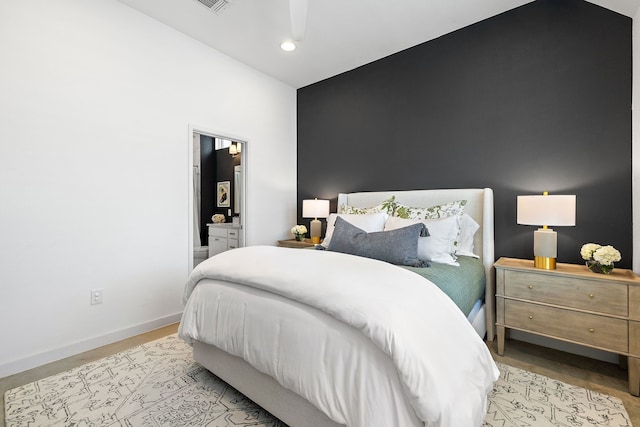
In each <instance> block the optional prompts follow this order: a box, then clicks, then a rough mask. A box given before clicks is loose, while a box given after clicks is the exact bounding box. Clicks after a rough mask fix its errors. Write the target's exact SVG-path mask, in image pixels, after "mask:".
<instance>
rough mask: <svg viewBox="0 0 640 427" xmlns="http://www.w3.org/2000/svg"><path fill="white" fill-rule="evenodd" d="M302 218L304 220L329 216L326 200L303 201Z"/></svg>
mask: <svg viewBox="0 0 640 427" xmlns="http://www.w3.org/2000/svg"><path fill="white" fill-rule="evenodd" d="M302 216H303V217H304V218H326V217H328V216H329V201H328V200H318V199H312V200H303V201H302Z"/></svg>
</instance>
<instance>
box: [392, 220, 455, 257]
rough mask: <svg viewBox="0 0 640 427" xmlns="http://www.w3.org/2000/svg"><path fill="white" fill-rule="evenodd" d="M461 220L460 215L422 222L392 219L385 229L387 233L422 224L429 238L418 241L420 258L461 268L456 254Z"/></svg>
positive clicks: (421, 238)
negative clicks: (425, 227) (427, 231)
mask: <svg viewBox="0 0 640 427" xmlns="http://www.w3.org/2000/svg"><path fill="white" fill-rule="evenodd" d="M459 218H460V217H459V216H458V215H452V216H448V217H445V218H437V219H422V220H420V219H405V218H398V217H390V218H389V219H388V220H387V222H386V223H385V225H384V229H385V231H386V230H395V229H397V228H402V227H407V226H409V225H413V224H416V223H420V222H421V223H423V224H424V225H426V226H427V229H428V230H429V236H428V237H420V238H419V239H418V258H419V259H421V260H423V261H433V262H439V263H442V264H449V265H456V266H459V265H460V264H458V262H457V261H456V256H455V254H454V253H455V248H456V239H457V238H458V232H459V231H458V230H459V229H460V225H459Z"/></svg>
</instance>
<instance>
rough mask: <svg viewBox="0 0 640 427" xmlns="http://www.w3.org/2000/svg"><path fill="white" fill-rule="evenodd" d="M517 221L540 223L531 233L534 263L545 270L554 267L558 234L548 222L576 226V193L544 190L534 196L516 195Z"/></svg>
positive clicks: (528, 223) (531, 223)
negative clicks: (556, 193)
mask: <svg viewBox="0 0 640 427" xmlns="http://www.w3.org/2000/svg"><path fill="white" fill-rule="evenodd" d="M517 216H518V219H517V222H518V224H523V225H541V226H542V228H539V229H537V230H536V231H535V232H534V233H533V256H534V266H535V267H537V268H542V269H545V270H554V269H555V268H556V258H557V257H558V234H557V233H556V232H555V231H553V230H552V229H551V228H548V226H549V225H553V226H574V225H576V196H575V195H553V196H549V193H547V192H546V191H545V192H544V194H543V195H538V196H518V215H517Z"/></svg>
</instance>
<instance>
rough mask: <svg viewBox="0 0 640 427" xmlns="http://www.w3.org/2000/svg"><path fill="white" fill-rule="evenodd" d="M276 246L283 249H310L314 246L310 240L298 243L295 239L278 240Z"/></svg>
mask: <svg viewBox="0 0 640 427" xmlns="http://www.w3.org/2000/svg"><path fill="white" fill-rule="evenodd" d="M278 246H280V247H283V248H298V249H303V248H310V247H313V246H315V245H314V244H313V243H311V239H304V240H303V241H298V240H296V239H288V240H278Z"/></svg>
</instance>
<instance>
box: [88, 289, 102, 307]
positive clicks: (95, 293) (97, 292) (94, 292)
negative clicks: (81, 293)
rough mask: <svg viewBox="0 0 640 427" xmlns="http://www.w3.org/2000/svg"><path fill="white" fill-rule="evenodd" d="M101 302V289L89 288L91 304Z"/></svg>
mask: <svg viewBox="0 0 640 427" xmlns="http://www.w3.org/2000/svg"><path fill="white" fill-rule="evenodd" d="M95 304H102V289H91V305H95Z"/></svg>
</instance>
